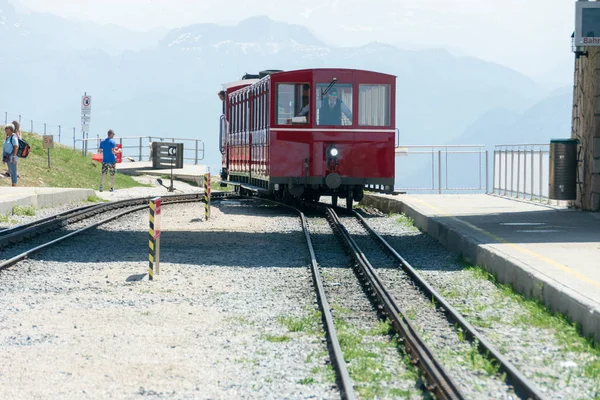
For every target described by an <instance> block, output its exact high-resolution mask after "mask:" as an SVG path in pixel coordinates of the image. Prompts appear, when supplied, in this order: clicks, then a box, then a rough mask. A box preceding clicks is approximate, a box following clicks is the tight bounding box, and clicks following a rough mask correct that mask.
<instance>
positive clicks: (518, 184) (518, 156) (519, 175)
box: [517, 149, 521, 199]
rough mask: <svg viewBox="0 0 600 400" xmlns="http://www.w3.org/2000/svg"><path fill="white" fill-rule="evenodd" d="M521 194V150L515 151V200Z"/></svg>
mask: <svg viewBox="0 0 600 400" xmlns="http://www.w3.org/2000/svg"><path fill="white" fill-rule="evenodd" d="M520 193H521V149H519V150H517V199H518V198H519V194H520Z"/></svg>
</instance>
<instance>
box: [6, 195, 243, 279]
mask: <svg viewBox="0 0 600 400" xmlns="http://www.w3.org/2000/svg"><path fill="white" fill-rule="evenodd" d="M202 196H203V194H202V193H193V194H180V195H167V196H160V197H161V198H162V201H163V203H162V204H164V205H169V204H177V203H188V202H196V201H200V200H201V199H202ZM231 196H233V194H231V193H228V192H213V193H211V198H212V199H219V198H224V197H231ZM154 197H155V196H154ZM151 198H153V197H139V198H134V199H126V200H120V201H114V202H109V203H100V204H94V205H90V206H84V207H79V208H76V209H72V210H68V211H65V212H62V213H60V214H56V215H52V216H50V217H46V218H42V219H39V220H35V221H32V222H29V223H26V224H22V225H18V226H15V227H12V228H8V229H4V230H2V231H0V254H2V253H4V252H5V251H6V250H5V249H7V248H9V247H11V246H14V245H15V244H18V243H21V242H25V241H27V240H29V239H32V238H36V237H38V236H42V235H47V234H49V233H51V232H52V233H55V232H56V233H57V234H53V236H56V237H54V238H53V239H52V240H41V244H39V245H37V246H33V247H30V248H28V249H26V250H25V251H23V252H20V253H18V254H16V255H14V256H12V257H10V258H8V259H4V260H3V261H1V262H0V270H2V269H5V268H8V267H10V266H12V265H14V264H16V263H18V262H19V261H22V260H24V259H26V258H28V257H30V256H31V255H33V254H35V253H37V252H39V251H41V250H43V249H45V248H48V247H50V246H53V245H55V244H57V243H59V242H62V241H64V240H66V239H68V238H70V237H73V236H75V235H79V234H81V233H84V232H86V231H88V230H91V229H94V228H96V227H98V226H100V225H103V224H106V223H108V222H110V221H113V220H115V219H118V218H120V217H122V216H124V215H127V214H130V213H133V212H136V211H141V210H144V209H147V208H148V202H149V200H150V199H151ZM118 210H122V211H120V212H117V213H115V214H113V215H111V216H110V217H107V218H104V219H101V220H100V221H97V222H94V223H92V224H89V225H86V226H84V227H82V228H80V229H76V230H73V231H71V232H69V233H64V234H62V232H60V231H61V230H64V228H66V227H67V226H69V225H73V224H75V223H78V222H82V221H85V220H87V219H90V218H93V217H96V216H100V215H102V214H105V213H109V212H111V211H118Z"/></svg>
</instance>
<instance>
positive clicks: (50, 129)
mask: <svg viewBox="0 0 600 400" xmlns="http://www.w3.org/2000/svg"><path fill="white" fill-rule="evenodd" d="M13 120H14V121H19V124H21V130H22V131H28V132H31V133H33V132H36V133H38V134H40V135H55V136H58V139H57V138H54V142H55V143H62V138H63V137H65V138H66V137H67V135H69V134H71V132H72V133H73V139H75V135H76V129H75V127H69V126H67V125H61V124H59V125H55V124H49V123H46V122H40V121H39V120H36V121H34V120H33V119H29V118H27V119H26V118H25V116H24V115H23V114H16V113H9V112H8V111H4V125H6V124H8V123H9V122H11V121H13Z"/></svg>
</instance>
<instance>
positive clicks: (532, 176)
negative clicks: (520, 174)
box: [531, 147, 535, 201]
mask: <svg viewBox="0 0 600 400" xmlns="http://www.w3.org/2000/svg"><path fill="white" fill-rule="evenodd" d="M534 177H535V175H534V174H533V147H532V148H531V201H533V181H534V179H535V178H534Z"/></svg>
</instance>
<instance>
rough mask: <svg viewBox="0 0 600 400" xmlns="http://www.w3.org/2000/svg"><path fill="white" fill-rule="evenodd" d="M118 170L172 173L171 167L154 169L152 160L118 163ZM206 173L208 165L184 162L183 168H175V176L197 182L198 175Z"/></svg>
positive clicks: (142, 172) (137, 173)
mask: <svg viewBox="0 0 600 400" xmlns="http://www.w3.org/2000/svg"><path fill="white" fill-rule="evenodd" d="M117 172H119V173H122V174H126V175H153V176H163V175H169V176H170V175H171V170H170V169H152V162H151V161H136V162H123V163H120V164H117ZM205 173H206V165H202V164H198V165H195V164H184V165H183V168H174V169H173V178H174V179H178V180H181V181H185V182H191V183H194V184H196V183H197V179H198V177H200V176H202V175H204V174H205Z"/></svg>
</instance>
